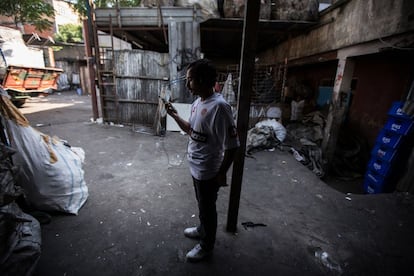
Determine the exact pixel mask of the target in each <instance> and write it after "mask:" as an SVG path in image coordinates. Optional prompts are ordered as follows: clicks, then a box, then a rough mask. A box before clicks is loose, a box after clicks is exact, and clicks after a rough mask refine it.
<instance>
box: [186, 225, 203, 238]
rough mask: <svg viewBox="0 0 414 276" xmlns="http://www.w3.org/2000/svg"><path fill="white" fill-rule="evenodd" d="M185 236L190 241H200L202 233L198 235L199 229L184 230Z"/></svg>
mask: <svg viewBox="0 0 414 276" xmlns="http://www.w3.org/2000/svg"><path fill="white" fill-rule="evenodd" d="M184 236H186V237H187V238H190V239H199V238H200V233H198V230H197V227H190V228H186V229H184Z"/></svg>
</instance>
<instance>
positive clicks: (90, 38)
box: [83, 0, 99, 120]
mask: <svg viewBox="0 0 414 276" xmlns="http://www.w3.org/2000/svg"><path fill="white" fill-rule="evenodd" d="M89 1H90V0H86V1H85V2H86V12H87V16H88V19H87V20H84V21H83V29H84V34H85V38H84V40H85V48H86V58H87V64H88V70H89V81H90V82H89V86H90V87H89V88H90V90H91V91H90V92H91V100H92V113H93V114H92V115H93V119H94V120H96V119H97V118H98V117H99V112H98V102H97V97H96V88H95V59H94V57H93V55H92V48H93V47H95V55H96V45H95V40H94V37H95V34H94V33H93V32H94V28H93V27H92V11H91V5H90V2H89ZM85 27H86V28H85Z"/></svg>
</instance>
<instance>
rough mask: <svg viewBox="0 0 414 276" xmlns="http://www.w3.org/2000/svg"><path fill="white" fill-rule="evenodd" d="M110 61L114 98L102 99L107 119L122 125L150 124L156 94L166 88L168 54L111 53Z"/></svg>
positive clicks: (153, 112) (153, 115)
mask: <svg viewBox="0 0 414 276" xmlns="http://www.w3.org/2000/svg"><path fill="white" fill-rule="evenodd" d="M114 62H115V76H116V93H117V97H116V99H115V100H113V99H111V100H110V99H107V100H105V101H106V102H105V103H104V106H106V109H107V117H108V118H117V119H118V122H119V123H122V124H143V125H153V123H154V118H156V111H157V105H158V95H159V93H160V91H161V90H162V89H163V87H166V86H167V85H168V79H169V68H168V65H169V64H168V62H169V55H168V54H161V53H156V52H149V51H141V50H121V51H115V52H114ZM111 113H116V114H111Z"/></svg>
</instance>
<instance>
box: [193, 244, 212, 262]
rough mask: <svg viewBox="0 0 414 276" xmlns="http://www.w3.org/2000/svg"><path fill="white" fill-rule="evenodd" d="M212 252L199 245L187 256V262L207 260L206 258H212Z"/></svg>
mask: <svg viewBox="0 0 414 276" xmlns="http://www.w3.org/2000/svg"><path fill="white" fill-rule="evenodd" d="M212 252H213V250H210V251H207V250H204V249H203V248H201V245H200V244H197V245H196V246H194V248H193V249H191V250H190V251H189V252H188V253H187V255H186V257H187V261H189V262H198V261H201V260H203V259H205V258H206V257H208V256H210V255H211V253H212Z"/></svg>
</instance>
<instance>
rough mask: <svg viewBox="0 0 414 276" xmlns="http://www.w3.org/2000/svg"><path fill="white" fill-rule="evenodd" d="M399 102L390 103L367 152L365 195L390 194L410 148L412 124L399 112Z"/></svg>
mask: <svg viewBox="0 0 414 276" xmlns="http://www.w3.org/2000/svg"><path fill="white" fill-rule="evenodd" d="M403 105H404V103H403V102H394V103H393V105H392V107H391V109H390V111H389V112H388V115H389V116H388V120H387V122H386V124H385V126H384V128H383V129H382V130H381V132H380V134H379V135H378V138H377V140H376V143H375V146H374V148H373V150H372V152H371V160H370V161H369V163H368V169H367V172H366V174H365V180H364V191H365V192H366V193H368V194H376V193H382V192H391V191H392V190H393V189H394V188H395V184H396V183H395V182H396V181H397V179H398V176H399V174H400V170H399V169H400V168H401V166H399V165H400V163H401V162H403V160H404V156H405V155H406V153H407V151H408V149H407V145H408V144H410V143H409V142H410V135H411V133H412V130H413V129H414V122H413V120H412V119H411V118H410V117H409V116H408V115H406V114H405V113H403V112H402V107H403Z"/></svg>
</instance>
